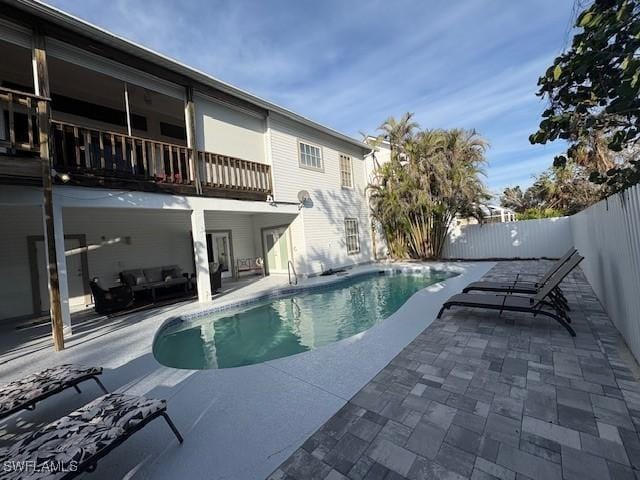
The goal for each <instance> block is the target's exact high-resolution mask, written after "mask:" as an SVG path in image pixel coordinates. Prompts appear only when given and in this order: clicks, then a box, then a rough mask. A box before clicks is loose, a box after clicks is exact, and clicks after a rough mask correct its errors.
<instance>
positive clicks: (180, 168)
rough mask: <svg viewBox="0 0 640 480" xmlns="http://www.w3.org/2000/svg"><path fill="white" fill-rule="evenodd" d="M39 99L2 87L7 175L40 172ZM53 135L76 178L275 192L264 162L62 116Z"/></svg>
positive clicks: (1, 172) (61, 164)
mask: <svg viewBox="0 0 640 480" xmlns="http://www.w3.org/2000/svg"><path fill="white" fill-rule="evenodd" d="M40 100H47V101H48V100H49V99H46V98H43V97H39V96H37V95H32V94H29V93H25V92H20V91H16V90H11V89H7V88H2V87H0V115H3V116H4V120H6V122H5V125H4V128H0V155H2V156H4V159H3V160H0V162H1V164H0V177H16V178H19V177H21V176H28V177H30V178H31V180H32V181H36V180H37V177H38V176H40V168H39V163H38V156H39V151H40V146H39V143H38V142H39V140H38V139H39V136H38V116H37V113H38V101H40ZM0 125H1V123H0ZM50 135H51V148H52V155H53V166H54V168H55V169H56V171H58V172H59V173H68V174H69V178H70V181H71V182H72V183H74V184H78V185H86V186H107V187H115V188H131V189H134V190H136V189H140V190H149V191H163V192H167V191H168V192H175V193H181V194H202V195H205V196H227V197H232V198H246V199H255V200H258V199H265V198H266V197H267V195H269V194H270V193H271V170H270V167H269V165H265V164H263V163H258V162H251V161H248V160H243V159H239V158H234V157H229V156H225V155H219V154H215V153H210V152H202V151H195V152H192V151H191V149H189V148H187V147H186V146H184V145H176V144H172V143H167V142H162V141H158V140H150V139H148V138H142V137H134V136H129V135H126V134H124V133H122V132H112V131H107V130H100V129H95V128H90V127H86V126H82V125H74V124H72V123H67V122H60V121H55V120H54V121H51V129H50ZM192 153H195V155H193V154H192Z"/></svg>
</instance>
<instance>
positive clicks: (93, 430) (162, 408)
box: [0, 393, 183, 480]
mask: <svg viewBox="0 0 640 480" xmlns="http://www.w3.org/2000/svg"><path fill="white" fill-rule="evenodd" d="M158 417H163V418H164V419H165V421H166V422H167V424H168V425H169V428H171V431H172V432H173V434H174V435H175V436H176V438H177V439H178V442H180V443H182V441H183V440H182V436H181V435H180V432H179V431H178V429H177V428H176V426H175V425H174V424H173V422H172V421H171V419H170V418H169V415H168V414H167V403H166V401H165V400H156V399H151V398H145V397H140V396H134V395H126V394H121V393H111V394H108V395H104V396H102V397H99V398H97V399H95V400H94V401H93V402H91V403H89V404H87V405H85V406H84V407H81V408H79V409H78V410H76V411H74V412H72V413H70V414H69V415H67V416H66V417H62V418H61V419H59V420H56V421H55V422H52V423H49V424H48V425H46V426H45V427H43V428H42V429H40V430H36V431H34V432H29V433H27V434H24V435H22V436H20V437H18V438H17V439H16V440H15V441H14V442H13V444H12V445H11V446H9V447H6V448H4V449H0V463H2V465H4V466H5V472H4V473H5V475H6V474H8V476H7V477H2V478H14V477H12V476H11V473H14V474H15V475H14V476H15V478H20V479H27V478H28V479H32V478H33V479H35V478H45V477H46V478H47V479H56V480H62V479H64V480H67V479H70V478H74V477H76V476H78V475H80V474H81V473H83V472H93V471H94V470H95V469H96V467H97V465H98V460H100V459H101V458H103V457H104V456H105V455H107V454H108V453H109V452H110V451H111V450H113V449H114V448H116V447H117V446H118V445H120V444H121V443H123V442H124V441H125V440H127V438H129V437H130V436H131V435H133V434H134V433H135V432H137V431H138V430H141V429H142V428H143V427H144V426H145V425H147V424H148V423H149V422H151V421H152V420H154V419H156V418H158ZM21 462H25V463H24V464H26V465H31V466H32V468H30V469H29V470H27V471H25V470H23V471H19V470H17V469H16V471H15V472H7V470H6V468H7V465H9V466H11V465H21ZM52 467H57V470H53V471H52V470H51V469H52ZM47 468H48V470H47ZM43 472H45V474H43Z"/></svg>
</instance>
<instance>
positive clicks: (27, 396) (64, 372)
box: [0, 364, 109, 418]
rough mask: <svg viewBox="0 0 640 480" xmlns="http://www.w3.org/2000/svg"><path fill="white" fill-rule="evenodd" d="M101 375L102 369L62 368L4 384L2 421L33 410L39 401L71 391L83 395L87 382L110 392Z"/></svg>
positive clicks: (0, 396)
mask: <svg viewBox="0 0 640 480" xmlns="http://www.w3.org/2000/svg"><path fill="white" fill-rule="evenodd" d="M101 374H102V368H100V367H79V366H75V365H68V364H67V365H58V366H56V367H52V368H47V369H46V370H43V371H41V372H38V373H34V374H32V375H29V376H26V377H24V378H22V379H20V380H16V381H15V382H12V383H9V384H8V385H4V386H3V387H0V418H4V417H8V416H9V415H11V414H13V413H15V412H17V411H19V410H23V409H27V410H33V409H34V408H35V406H36V403H37V402H40V401H42V400H44V399H45V398H47V397H50V396H52V395H55V394H57V393H60V392H62V391H63V390H66V389H67V388H71V387H73V388H75V389H76V391H77V392H78V393H80V388H78V384H79V383H82V382H84V381H85V380H94V381H95V382H96V383H97V384H98V386H99V387H100V389H101V390H102V391H103V392H104V393H109V392H108V391H107V389H106V388H104V385H103V384H102V382H101V381H100V380H99V379H98V375H101Z"/></svg>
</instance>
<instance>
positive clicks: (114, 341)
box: [0, 262, 494, 480]
mask: <svg viewBox="0 0 640 480" xmlns="http://www.w3.org/2000/svg"><path fill="white" fill-rule="evenodd" d="M422 265H428V266H433V267H434V268H453V269H458V270H459V272H460V275H458V276H456V277H453V278H450V279H447V280H446V281H444V282H442V283H439V284H435V285H432V286H430V287H428V288H427V289H424V290H421V291H420V292H417V293H416V294H415V295H413V296H412V297H411V298H410V299H409V300H408V301H407V302H406V303H405V305H403V306H402V307H401V308H400V309H399V310H398V311H397V312H396V313H395V314H393V315H392V316H391V317H389V318H388V319H387V320H386V321H384V322H382V323H380V324H378V325H376V326H374V327H372V328H371V329H369V330H367V331H365V332H363V333H361V334H358V335H356V336H354V337H351V338H348V339H345V340H342V341H340V342H337V343H334V344H332V345H328V346H325V347H322V348H319V349H317V350H313V351H310V352H305V353H302V354H299V355H295V356H291V357H286V358H281V359H277V360H272V361H269V362H265V363H263V364H258V365H252V366H247V367H239V368H234V369H223V370H203V371H193V370H177V369H172V368H167V367H164V366H162V365H160V364H159V363H158V362H157V361H156V360H155V358H154V357H153V354H152V353H151V347H152V342H153V337H154V335H155V332H156V331H157V329H158V327H159V326H160V325H161V324H162V323H163V322H165V321H166V320H167V319H168V318H171V317H173V316H178V315H185V314H189V313H193V312H196V311H200V310H203V309H206V308H207V306H203V305H202V304H197V303H189V304H183V305H178V306H167V307H162V308H160V309H158V310H152V311H144V312H138V313H132V314H130V315H123V316H121V317H117V318H114V319H112V320H113V322H112V323H110V324H106V325H105V324H104V322H102V323H101V324H100V325H99V326H98V325H97V324H96V325H95V326H92V325H84V326H82V327H79V328H78V330H77V331H78V333H76V334H74V335H73V337H72V338H70V339H69V341H68V342H67V345H68V348H67V349H66V350H64V351H63V352H60V353H53V351H52V350H51V348H50V341H48V340H43V339H41V338H39V337H38V336H37V335H34V334H31V333H30V330H29V329H26V330H21V331H20V332H19V333H16V334H15V335H18V336H20V338H19V340H18V341H13V342H9V341H8V339H7V337H8V335H9V334H8V333H6V332H3V335H2V336H3V340H2V345H3V346H6V347H7V348H3V350H2V351H3V353H2V355H0V384H4V383H6V382H8V381H10V380H12V379H15V378H18V377H21V376H24V375H26V374H28V373H32V372H35V371H38V370H41V369H43V368H46V367H48V366H51V365H53V364H60V363H69V362H71V363H77V364H85V365H98V366H103V367H104V368H105V372H104V375H103V377H104V378H103V382H104V383H105V385H106V386H107V388H109V389H110V390H111V391H121V392H128V393H133V394H140V395H147V396H149V397H157V398H165V399H167V401H168V409H169V414H170V415H171V417H172V418H173V420H174V422H175V423H176V425H177V426H178V428H179V429H180V430H181V432H182V434H183V436H184V437H185V442H184V444H183V445H182V446H179V445H178V444H177V443H176V441H175V439H174V437H173V436H172V434H171V432H170V431H169V430H168V429H167V428H166V425H164V424H163V423H162V422H154V423H152V424H150V425H149V426H148V427H146V428H145V429H144V430H142V431H141V432H139V433H137V434H135V435H134V436H133V437H131V438H130V439H129V440H127V442H126V443H125V444H124V445H123V446H121V447H119V448H117V449H116V450H114V451H113V452H112V453H111V454H109V455H108V456H107V457H106V458H105V459H103V460H102V461H100V463H99V465H98V469H97V470H96V471H95V472H94V473H92V474H90V475H88V476H87V478H92V479H115V478H153V479H173V478H182V477H186V478H202V476H203V472H206V476H207V478H216V479H217V478H219V479H223V478H224V479H243V480H244V479H253V478H256V479H258V478H264V477H266V476H267V475H269V474H270V473H271V472H272V471H273V470H274V469H275V468H276V467H277V466H278V465H280V464H281V463H282V462H283V461H284V460H285V459H286V458H287V457H289V456H290V455H291V454H292V453H293V452H294V451H296V450H297V449H298V448H299V447H300V445H301V444H302V443H303V442H304V441H305V439H306V438H307V437H309V436H310V435H311V434H312V433H313V432H314V431H316V430H317V429H318V428H319V427H320V426H321V425H322V424H323V423H324V422H325V421H327V420H328V419H329V418H331V416H332V415H334V414H335V413H336V412H337V411H338V410H339V409H340V408H342V407H343V406H344V405H345V404H346V403H347V402H348V401H349V399H350V398H351V397H353V396H354V395H355V394H356V393H357V392H358V391H359V390H360V389H361V388H362V387H363V386H364V385H366V384H367V382H369V381H370V380H371V379H372V378H373V377H374V376H375V375H376V374H377V373H378V372H379V371H380V370H381V369H382V368H384V367H385V366H386V365H387V364H388V363H389V362H390V361H391V360H392V359H393V358H394V357H395V356H396V355H397V354H398V353H399V352H400V351H401V350H402V349H403V348H404V347H405V346H406V345H407V344H409V343H410V342H411V341H412V340H413V339H414V338H415V337H416V336H417V335H418V334H419V333H420V332H422V331H423V330H424V329H425V327H427V326H428V325H429V324H430V323H431V322H432V321H433V319H434V318H435V316H436V314H437V311H438V310H439V308H440V306H441V305H442V302H443V301H444V300H446V298H448V297H449V296H450V295H451V294H453V293H457V292H458V291H460V290H461V289H462V287H463V286H464V285H466V284H467V283H469V282H471V281H474V280H477V279H479V278H481V277H482V276H483V275H484V274H485V273H486V272H487V271H488V270H489V269H490V268H491V267H493V265H494V264H493V263H492V262H477V263H469V262H467V263H446V264H442V263H435V262H434V263H423V264H415V263H408V264H398V263H395V264H391V265H388V264H382V265H369V266H363V267H357V268H354V269H353V270H352V272H354V273H355V272H364V271H371V270H376V269H380V268H381V267H382V268H388V267H393V268H397V267H407V268H415V267H416V266H422ZM330 281H332V278H331V277H316V278H312V279H308V280H305V281H304V282H301V285H300V286H301V288H303V287H306V286H310V285H318V284H322V283H326V282H330ZM283 282H284V283H283ZM283 285H286V279H284V280H283V279H278V278H275V277H270V278H266V279H264V281H258V282H256V283H253V284H251V285H248V286H247V287H246V288H242V289H239V290H236V291H234V292H232V293H230V294H229V295H228V296H225V297H223V298H222V299H220V300H218V301H214V302H212V304H211V306H215V305H222V304H228V303H234V302H237V301H240V300H242V299H244V298H248V297H255V296H259V295H262V294H264V293H265V292H267V291H273V290H276V289H280V288H283ZM211 306H210V307H211ZM9 345H11V346H10V347H9ZM97 396H99V391H98V390H97V388H94V386H93V385H91V384H87V385H86V387H85V388H83V393H82V394H77V393H75V392H73V391H66V392H63V393H62V394H60V395H57V396H55V397H52V398H50V399H48V400H46V401H44V402H42V403H41V404H39V405H38V407H37V408H36V410H35V411H33V412H21V413H19V414H16V415H14V416H12V417H10V418H9V419H5V420H4V421H2V422H0V442H2V443H3V444H6V443H10V442H11V439H12V438H13V436H15V435H16V434H19V433H21V432H25V431H30V430H33V429H35V428H37V427H38V426H39V425H42V424H44V423H48V422H50V421H52V420H55V419H57V418H59V417H61V416H63V415H65V414H67V413H69V412H70V411H72V410H73V409H75V408H78V407H80V406H82V405H84V404H86V403H88V402H89V401H90V400H92V399H93V398H95V397H97Z"/></svg>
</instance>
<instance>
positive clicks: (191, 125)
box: [184, 87, 202, 195]
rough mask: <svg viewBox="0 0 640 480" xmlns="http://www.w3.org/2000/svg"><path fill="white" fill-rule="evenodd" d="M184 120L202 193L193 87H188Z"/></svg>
mask: <svg viewBox="0 0 640 480" xmlns="http://www.w3.org/2000/svg"><path fill="white" fill-rule="evenodd" d="M184 120H185V127H186V130H187V147H188V149H189V158H190V162H191V165H193V176H194V182H195V186H196V193H197V194H198V195H202V182H201V181H200V166H199V165H198V150H197V148H198V139H197V136H196V106H195V104H194V103H193V87H186V89H185V101H184Z"/></svg>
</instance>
